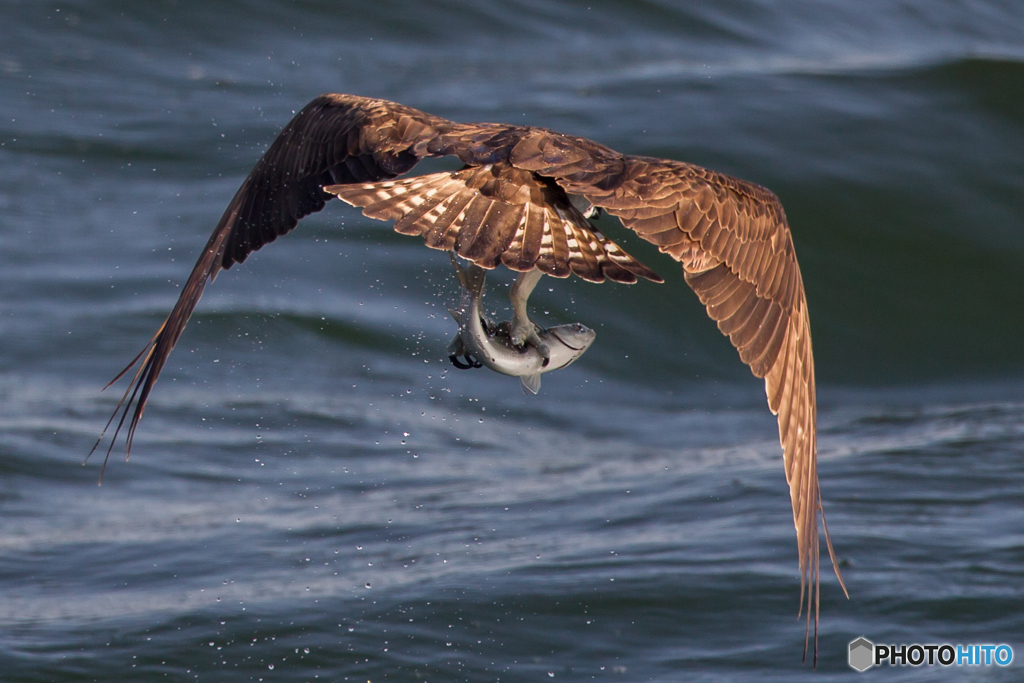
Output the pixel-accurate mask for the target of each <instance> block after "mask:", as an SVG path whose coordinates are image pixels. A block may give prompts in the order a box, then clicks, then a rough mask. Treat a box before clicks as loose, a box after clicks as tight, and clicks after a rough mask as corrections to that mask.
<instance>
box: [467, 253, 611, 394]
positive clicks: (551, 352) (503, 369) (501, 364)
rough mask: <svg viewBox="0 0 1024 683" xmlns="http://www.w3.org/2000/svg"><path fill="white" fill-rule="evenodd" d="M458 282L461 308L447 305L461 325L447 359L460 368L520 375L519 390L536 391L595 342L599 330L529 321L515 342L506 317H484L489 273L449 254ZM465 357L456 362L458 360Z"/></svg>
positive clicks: (532, 392)
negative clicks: (499, 320) (498, 319)
mask: <svg viewBox="0 0 1024 683" xmlns="http://www.w3.org/2000/svg"><path fill="white" fill-rule="evenodd" d="M451 259H452V266H453V267H454V268H455V274H456V276H457V277H458V279H459V284H460V285H461V291H462V295H461V300H460V302H459V307H458V308H456V309H451V308H449V309H448V312H449V313H451V316H452V318H454V319H455V322H457V323H458V324H459V332H458V334H456V335H455V339H453V340H452V343H451V344H449V345H448V353H449V356H448V357H449V359H450V360H451V361H452V365H454V366H455V367H457V368H459V369H469V368H478V367H481V366H483V367H487V368H490V369H491V370H494V371H495V372H499V373H501V374H503V375H510V376H512V377H519V378H520V383H521V385H522V388H523V393H527V394H536V393H537V392H538V391H540V376H541V374H543V373H545V372H551V371H552V370H559V369H561V368H564V367H566V366H568V365H569V364H571V363H572V362H573V361H575V360H576V359H577V358H579V357H580V356H582V355H583V352H584V351H586V350H587V349H588V348H590V345H591V344H593V343H594V338H595V337H596V336H597V333H596V332H594V331H593V330H592V329H590V328H589V327H587V326H586V325H583V324H581V323H572V324H569V325H558V326H556V327H552V328H550V329H546V330H545V329H543V328H541V327H538V326H537V325H535V324H534V323H532V322H530V323H529V324H530V325H531V327H532V332H531V333H530V334H529V335H528V337H527V338H526V340H525V342H524V343H521V344H517V343H516V342H515V341H513V337H512V324H511V323H510V322H508V321H506V322H503V323H499V324H497V325H496V324H494V323H493V322H491V321H490V320H488V319H487V318H486V316H484V313H483V310H482V308H481V302H482V301H483V297H484V285H485V283H486V277H487V271H485V270H484V269H483V268H481V267H480V266H478V265H476V264H471V265H470V266H469V267H468V268H463V267H462V266H460V265H459V263H458V261H456V260H455V256H452V257H451ZM460 357H461V358H464V359H465V361H464V362H463V361H460V360H459V358H460Z"/></svg>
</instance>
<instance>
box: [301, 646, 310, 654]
mask: <svg viewBox="0 0 1024 683" xmlns="http://www.w3.org/2000/svg"><path fill="white" fill-rule="evenodd" d="M302 651H303V652H305V653H306V654H307V655H308V654H309V648H308V647H304V648H302Z"/></svg>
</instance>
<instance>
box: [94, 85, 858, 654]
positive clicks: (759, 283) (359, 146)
mask: <svg viewBox="0 0 1024 683" xmlns="http://www.w3.org/2000/svg"><path fill="white" fill-rule="evenodd" d="M441 155H454V156H457V157H458V158H459V159H460V160H461V161H462V162H463V163H464V164H466V165H467V167H469V168H467V169H465V173H464V175H463V176H461V177H459V178H458V179H457V180H458V182H457V183H456V184H455V185H451V184H448V185H447V186H446V187H447V188H448V189H447V190H445V192H447V195H446V196H447V197H449V201H451V202H456V201H457V202H462V201H466V202H467V204H466V207H463V209H465V208H467V207H474V206H475V207H476V208H474V209H473V211H475V212H480V211H483V213H481V214H480V215H479V216H476V215H475V214H474V216H470V218H471V220H467V214H466V213H465V212H464V211H463V212H462V213H461V214H460V215H461V216H462V218H461V219H459V220H454V219H453V220H452V221H449V222H448V223H447V224H446V226H447V227H446V229H445V231H435V232H434V233H431V228H432V227H434V225H435V224H436V223H440V222H442V221H440V216H441V215H442V214H436V213H435V214H429V215H430V216H431V217H432V218H434V219H435V220H433V221H429V220H428V223H431V225H426V224H424V223H423V220H421V219H424V216H428V213H429V211H430V210H431V209H427V210H426V212H425V213H418V211H417V208H416V206H415V205H413V204H402V203H401V202H398V203H394V204H391V205H387V203H386V202H385V204H382V205H381V206H379V207H377V209H379V211H380V216H379V217H381V218H385V217H387V218H395V219H396V220H398V225H396V227H398V228H399V229H400V231H402V229H403V227H404V228H405V229H406V230H407V231H408V232H410V233H413V234H420V235H422V236H423V237H424V239H425V241H426V242H427V243H428V245H430V246H438V247H441V248H448V246H455V247H456V248H457V249H461V250H462V251H465V252H466V253H467V254H469V255H470V256H471V257H472V259H471V260H474V261H477V262H478V263H480V264H481V265H485V266H486V267H493V266H494V265H496V263H497V261H496V260H495V258H496V257H497V259H498V260H500V261H501V262H502V263H504V264H505V265H507V266H509V267H511V268H513V269H516V270H525V269H528V267H532V265H531V264H533V265H536V266H537V267H538V268H540V269H542V270H544V271H545V272H550V273H551V274H553V275H560V276H564V275H566V274H567V270H568V271H571V272H578V273H580V274H581V275H582V276H584V277H588V279H595V280H596V279H598V277H599V276H603V277H607V278H610V279H613V280H619V281H627V282H628V281H635V276H640V277H648V278H651V279H656V278H657V276H656V275H654V274H653V272H651V271H649V270H648V269H646V268H645V267H644V266H643V265H642V264H639V263H638V262H636V261H635V260H634V259H632V258H631V257H629V256H628V255H626V254H625V253H624V252H621V249H618V251H617V252H616V251H615V249H617V247H615V248H613V249H610V248H609V247H608V246H607V245H609V244H611V245H612V247H614V243H612V242H610V240H607V239H606V238H603V236H601V238H602V239H598V240H597V244H598V247H597V248H595V247H594V246H593V243H590V242H588V243H587V247H586V248H583V247H580V246H579V245H580V244H582V240H581V239H580V236H582V233H581V232H578V231H577V230H576V229H577V228H579V229H583V228H584V227H585V226H584V225H583V223H585V219H584V220H583V223H581V222H580V221H579V218H581V217H579V218H577V216H576V215H575V214H572V211H575V209H572V211H570V210H568V209H567V210H565V211H564V215H562V214H561V213H560V211H559V210H555V211H554V213H555V215H559V217H560V221H561V223H562V229H561V230H550V231H549V232H548V233H545V231H543V230H541V231H540V232H538V231H537V230H536V229H532V230H531V229H530V227H529V226H530V221H531V220H534V221H536V220H537V219H536V218H532V216H533V208H532V207H533V206H534V205H536V206H543V205H544V203H545V201H547V199H545V196H542V195H544V193H545V192H546V193H548V195H547V198H548V199H550V201H552V202H554V203H553V204H552V206H556V205H558V202H560V201H561V200H562V199H563V196H564V195H562V194H560V193H558V192H554V195H553V196H551V193H552V192H553V190H557V189H558V188H561V190H562V191H563V192H564V193H569V194H574V195H581V196H582V197H584V198H585V199H586V200H587V201H589V202H590V203H591V204H593V205H594V206H598V207H601V208H603V209H605V210H606V211H608V212H609V213H610V214H612V215H615V216H617V217H619V218H620V219H621V220H622V222H623V224H624V225H626V226H627V227H629V228H631V229H632V230H634V231H635V232H636V233H637V234H638V235H640V236H641V237H643V238H644V239H646V240H648V241H649V242H652V243H654V244H656V245H658V246H659V248H660V249H661V251H663V252H665V253H667V254H669V255H670V256H672V257H673V258H675V259H676V260H677V261H679V262H680V263H681V264H682V267H683V270H684V273H685V277H686V281H687V282H688V283H689V285H690V286H691V287H692V288H693V290H694V291H695V292H696V293H697V296H698V297H699V298H700V300H701V301H702V302H703V303H704V305H705V306H706V307H707V310H708V314H709V315H710V316H711V317H712V318H713V319H714V320H716V321H717V322H718V325H719V328H720V329H721V330H722V332H723V333H724V334H726V335H728V336H729V338H730V340H731V341H732V343H733V344H734V345H735V346H736V348H737V349H738V350H739V353H740V358H741V359H742V360H743V361H744V362H745V363H747V364H748V365H749V366H750V368H751V370H752V371H753V373H754V374H755V375H756V376H758V377H762V378H764V380H765V388H766V392H767V394H768V405H769V407H770V408H771V410H772V412H773V413H776V414H777V415H778V422H779V438H780V441H781V443H782V448H783V452H784V461H785V469H786V479H787V481H788V482H789V486H790V497H791V500H792V504H793V518H794V523H795V526H796V531H797V542H798V545H799V558H800V572H801V609H802V608H803V604H804V596H805V595H806V596H807V600H808V614H807V618H808V629H809V627H810V615H811V612H812V611H813V612H814V622H815V655H816V652H817V621H818V611H819V606H818V605H819V588H818V582H819V578H820V574H819V557H818V552H819V547H820V546H819V541H818V516H819V515H821V519H822V523H823V524H824V512H823V510H822V507H821V496H820V492H819V488H818V476H817V426H816V410H817V409H816V397H815V385H814V359H813V355H812V352H811V336H810V320H809V317H808V313H807V300H806V296H805V294H804V287H803V281H802V279H801V276H800V269H799V266H798V265H797V261H796V255H795V253H794V249H793V240H792V236H791V235H790V231H789V225H788V223H787V222H786V217H785V214H784V212H783V210H782V206H781V204H780V203H779V201H778V198H777V197H776V196H775V195H774V194H772V193H771V192H769V191H768V190H766V189H764V188H762V187H759V186H757V185H754V184H752V183H748V182H745V181H742V180H738V179H736V178H732V177H729V176H726V175H722V174H719V173H715V172H713V171H709V170H707V169H703V168H700V167H698V166H693V165H690V164H685V163H682V162H676V161H666V160H662V159H654V158H648V157H637V156H629V155H623V154H620V153H618V152H615V151H614V150H611V149H609V148H608V147H605V146H603V145H600V144H598V143H596V142H593V141H591V140H587V139H585V138H579V137H573V136H568V135H562V134H560V133H556V132H554V131H550V130H546V129H542V128H533V127H525V126H509V125H503V124H488V123H480V124H460V123H454V122H452V121H448V120H445V119H443V118H440V117H436V116H432V115H430V114H426V113H424V112H421V111H418V110H416V109H412V108H410V107H405V106H403V105H400V104H396V103H393V102H387V101H384V100H374V99H368V98H362V97H355V96H351V95H321V96H320V97H318V98H316V99H315V100H313V101H312V102H311V103H310V104H309V105H307V106H306V107H305V108H304V109H303V110H302V111H301V112H299V113H298V114H297V115H296V116H295V118H294V119H292V121H291V122H290V123H289V124H288V125H287V126H286V127H285V129H284V130H283V131H282V132H281V134H280V135H279V136H278V138H277V139H276V140H275V141H274V143H273V144H272V145H271V146H270V148H269V149H268V150H267V152H266V153H265V154H264V155H263V157H262V158H261V159H260V161H259V162H257V164H256V166H255V167H254V168H253V170H252V172H251V173H250V174H249V176H248V177H247V178H246V180H245V182H244V183H243V184H242V186H241V188H239V190H238V192H237V193H236V194H235V197H234V198H233V199H232V200H231V203H230V204H229V205H228V208H227V210H226V211H225V212H224V215H223V216H222V217H221V219H220V222H219V223H218V224H217V227H216V229H215V230H214V232H213V235H211V237H210V240H209V242H207V245H206V247H205V248H204V249H203V252H202V254H201V255H200V257H199V260H198V262H197V263H196V265H195V268H194V269H193V270H192V274H191V275H190V276H189V278H188V281H187V282H186V284H185V286H184V287H183V288H182V292H181V295H180V296H179V298H178V301H177V303H176V304H175V306H174V308H173V309H172V310H171V313H170V315H169V316H168V317H167V319H166V320H165V321H164V323H163V324H162V325H161V327H160V329H159V330H158V331H157V334H156V335H155V336H154V337H153V339H152V340H150V342H149V344H148V345H147V346H146V348H145V349H143V351H142V353H140V354H139V355H138V356H137V357H136V358H135V360H134V361H133V362H132V363H131V364H129V366H128V367H127V368H125V369H124V370H123V371H122V372H121V374H119V375H118V377H117V378H115V380H114V381H116V380H117V379H119V378H120V377H122V376H123V375H125V374H126V373H127V372H128V371H129V370H130V369H131V368H132V367H134V366H135V364H136V363H138V362H139V361H140V360H141V361H142V366H141V368H140V369H139V371H138V372H137V373H136V374H135V375H134V377H133V380H132V382H131V384H130V385H129V387H128V389H127V391H126V392H125V394H124V397H123V398H122V399H121V403H120V404H118V410H116V411H115V413H114V415H113V416H112V417H111V419H110V421H109V422H108V427H109V425H110V424H111V423H113V421H114V420H115V419H116V418H117V416H118V414H120V418H119V419H118V425H117V429H116V430H115V434H114V439H116V437H117V433H118V431H119V430H120V428H121V427H122V426H123V424H124V422H125V420H126V418H127V416H128V414H129V412H131V420H130V421H129V424H128V431H127V437H126V452H130V451H131V444H132V439H133V437H134V434H135V430H136V428H137V427H138V423H139V419H140V418H141V417H142V413H143V410H144V409H145V405H146V400H147V398H148V397H149V394H150V392H151V391H152V388H153V385H154V383H155V382H156V379H157V377H158V376H159V374H160V371H161V369H162V368H163V366H164V364H165V363H166V361H167V358H168V356H169V355H170V352H171V350H172V349H173V348H174V345H175V343H177V340H178V338H179V337H180V336H181V333H182V330H183V329H184V327H185V324H186V323H187V322H188V318H189V316H190V315H191V314H192V311H193V310H194V309H195V306H196V304H197V303H198V301H199V298H200V296H202V293H203V289H204V287H205V286H206V283H207V281H209V280H212V279H213V278H214V277H216V275H217V273H218V272H219V271H220V270H221V269H223V268H229V267H231V265H233V264H235V263H240V262H241V261H243V260H245V258H246V257H247V256H248V254H250V253H251V252H252V251H254V250H256V249H259V248H260V247H261V246H263V245H264V244H267V243H268V242H272V241H273V240H275V239H276V238H277V237H279V236H280V235H283V234H285V233H286V232H289V231H290V230H292V229H293V228H294V227H295V225H296V223H297V222H298V220H299V219H300V218H302V217H303V216H305V215H308V214H310V213H313V212H315V211H319V210H320V209H322V208H323V206H324V202H325V201H326V200H327V199H330V198H331V196H332V195H331V194H328V193H326V192H324V190H323V188H324V187H325V186H332V187H331V189H332V191H337V190H338V188H336V187H333V186H336V185H347V184H364V185H365V184H370V183H379V181H383V180H386V179H390V178H394V177H396V176H398V175H400V174H402V173H405V172H407V171H409V170H410V169H412V167H413V166H414V165H415V164H416V163H417V161H419V160H420V159H421V158H424V157H428V156H441ZM489 165H490V166H492V168H496V169H497V174H496V175H495V174H493V173H492V175H493V176H494V177H493V178H491V179H488V178H486V177H483V176H482V174H483V173H484V171H483V170H481V169H482V168H483V167H486V166H489ZM486 172H488V173H490V172H491V169H487V170H486ZM435 175H436V176H437V177H438V178H439V177H440V176H441V175H448V176H449V179H450V178H451V174H435ZM492 181H494V182H492ZM446 182H447V181H446ZM474 182H480V183H481V184H480V186H479V187H476V188H474V187H472V185H473V183H474ZM489 182H490V183H492V184H491V185H489V186H488V185H487V184H488V183H489ZM485 186H488V187H491V189H492V190H494V194H493V196H492V198H497V199H499V200H501V201H503V202H505V203H514V202H508V201H507V200H509V199H512V198H513V197H515V196H516V193H518V192H520V191H521V190H523V188H526V190H523V191H525V192H527V193H535V192H540V193H541V194H540V195H536V194H534V195H531V198H530V199H529V200H528V201H525V202H523V204H524V205H529V206H530V207H531V208H529V209H523V212H524V213H523V214H520V215H519V222H518V223H517V222H516V221H515V220H514V216H511V215H508V214H506V215H505V216H504V217H502V211H497V212H496V213H494V215H493V216H492V215H491V211H492V210H493V208H494V206H493V202H492V203H491V204H492V205H490V206H485V205H484V204H485V203H480V202H474V201H473V196H474V195H472V194H471V193H470V194H467V193H466V192H464V191H463V190H464V189H465V188H469V189H471V190H474V191H477V192H479V190H480V189H481V188H484V187H485ZM378 187H379V185H378ZM392 187H394V186H392ZM342 190H343V191H342V192H341V193H340V194H345V195H346V198H347V199H352V200H356V201H354V202H353V203H358V204H359V205H360V206H365V207H367V208H368V209H369V210H370V211H371V212H372V211H373V210H375V209H373V207H372V206H371V204H373V203H374V201H372V200H373V198H372V197H369V196H368V195H365V192H364V196H362V198H361V199H360V198H359V196H358V195H359V191H358V190H357V191H353V192H351V193H348V192H345V191H344V188H342ZM435 190H436V188H435ZM487 192H488V190H485V191H484V195H486V194H487ZM503 193H505V194H503ZM406 194H410V193H406ZM411 194H412V195H413V196H418V197H420V195H417V193H411ZM407 198H409V197H407ZM420 198H422V197H420ZM520 198H522V197H520ZM378 199H381V200H383V198H382V197H381V198H378ZM566 199H567V198H566ZM456 208H457V207H456ZM570 208H571V207H570ZM434 209H435V210H436V206H435V207H434ZM449 209H451V210H453V211H454V210H455V209H454V208H452V206H451V205H446V206H445V208H444V211H447V210H449ZM414 214H416V215H414ZM576 214H578V212H576ZM371 215H372V214H371ZM544 215H545V216H548V215H549V214H547V213H545V214H544ZM524 216H525V218H524ZM566 216H568V219H566V218H565V217H566ZM403 221H405V223H404V224H403ZM524 221H525V222H524ZM516 226H518V227H516ZM452 228H454V229H452ZM538 234H539V235H540V236H541V237H540V238H541V239H544V236H545V234H547V235H548V236H549V237H550V239H551V240H552V244H554V243H555V241H556V240H557V241H558V242H559V244H562V242H561V240H563V239H564V240H565V243H564V245H563V246H564V247H565V248H564V249H561V250H560V251H558V252H557V253H558V254H559V255H558V257H552V256H550V254H551V253H555V249H554V247H553V248H552V250H551V251H550V252H545V250H544V249H540V248H538V247H537V245H536V244H535V241H536V239H537V235H538ZM598 234H599V233H598ZM510 235H511V237H509V236H510ZM470 238H472V239H470ZM432 240H433V241H434V242H436V243H432ZM449 240H452V241H453V242H452V244H451V245H448V241H449ZM570 240H575V241H576V243H577V250H576V252H573V253H570V251H571V250H570V248H569V243H570ZM542 252H545V253H547V254H548V255H547V256H544V257H543V258H542ZM620 252H621V254H620ZM460 253H462V252H461V251H460ZM602 253H603V257H602V256H601V254H602ZM599 257H600V258H599ZM544 258H547V259H548V260H547V261H545V260H544ZM591 258H593V260H591ZM601 258H603V259H604V260H601ZM603 277H602V278H601V279H603ZM133 405H134V409H133ZM122 407H123V411H122V410H121V409H122ZM100 439H101V440H102V435H101V437H100ZM98 444H99V441H98V442H97V445H98ZM112 445H113V444H111V446H112ZM94 450H95V447H94ZM109 453H110V451H109V449H108V451H107V455H108V456H109ZM104 462H105V461H104ZM824 529H825V537H826V541H827V544H828V549H829V553H830V555H831V556H832V562H833V566H834V567H835V570H836V574H837V576H839V568H838V566H837V565H836V561H835V556H834V553H833V552H832V545H831V541H830V540H829V539H828V527H827V526H825V527H824ZM839 580H840V584H842V577H841V576H839ZM843 590H844V591H845V586H844V587H843Z"/></svg>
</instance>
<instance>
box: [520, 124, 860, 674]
mask: <svg viewBox="0 0 1024 683" xmlns="http://www.w3.org/2000/svg"><path fill="white" fill-rule="evenodd" d="M510 161H511V163H512V164H514V165H515V166H516V167H518V168H522V169H524V170H530V171H533V172H535V173H537V174H539V175H541V176H544V177H550V178H553V179H555V180H556V182H558V184H559V185H560V186H561V187H562V188H564V189H565V190H566V191H567V192H570V193H575V194H580V195H582V196H583V197H585V198H586V199H587V200H588V201H589V202H591V203H592V204H594V205H595V206H599V207H601V208H603V209H604V210H606V211H607V212H608V213H610V214H612V215H614V216H617V217H618V218H619V219H620V220H621V221H622V223H623V224H624V225H625V226H626V227H628V228H631V229H632V230H634V231H635V232H636V233H637V234H638V235H640V236H641V237H643V238H644V239H645V240H647V241H648V242H651V243H653V244H656V245H658V247H659V249H660V250H661V251H662V252H665V253H667V254H669V255H670V256H672V257H673V258H674V259H676V260H677V261H679V262H680V263H681V264H682V266H683V271H684V275H685V278H686V282H687V283H688V284H689V285H690V287H692V288H693V290H694V292H696V293H697V296H698V297H699V298H700V300H701V303H703V304H704V305H705V306H706V307H707V311H708V315H709V316H711V318H712V319H714V320H715V321H717V323H718V328H719V329H720V330H721V331H722V333H723V334H726V335H728V336H729V339H730V341H732V343H733V345H734V346H735V347H736V348H737V350H738V351H739V353H740V358H741V359H742V360H743V362H744V363H746V364H747V365H749V366H750V369H751V371H752V372H753V373H754V375H756V376H757V377H761V378H764V380H765V391H766V393H767V395H768V406H769V408H770V409H771V411H772V413H774V414H776V415H777V416H778V423H779V440H780V442H781V444H782V449H783V455H784V463H785V469H786V480H787V482H788V483H789V489H790V498H791V501H792V504H793V521H794V524H795V526H796V532H797V544H798V546H799V560H800V573H801V601H800V602H801V610H802V609H803V604H804V596H805V595H806V597H807V600H808V602H807V606H808V610H807V619H808V629H809V628H810V617H811V612H813V613H814V631H815V660H816V659H817V626H818V613H819V595H820V591H819V579H820V576H819V567H820V562H819V556H818V553H819V548H820V545H819V539H818V516H819V515H820V516H821V520H822V524H823V526H824V530H825V541H826V544H827V546H828V552H829V555H830V557H831V560H832V565H833V567H834V568H835V572H836V576H837V577H838V579H839V583H840V585H841V586H842V587H843V591H844V592H846V586H845V584H844V583H843V578H842V575H841V574H840V571H839V566H838V563H837V562H836V558H835V553H834V551H833V549H832V541H831V539H830V538H829V536H828V526H827V525H826V524H825V513H824V510H823V509H822V506H821V493H820V490H819V486H818V471H817V453H818V450H817V399H816V396H815V385H814V356H813V353H812V351H811V326H810V317H809V316H808V312H807V298H806V296H805V294H804V285H803V279H802V278H801V276H800V266H799V265H798V264H797V260H796V253H795V251H794V249H793V238H792V235H791V234H790V230H789V224H788V222H787V221H786V214H785V212H784V211H783V210H782V204H781V203H780V202H779V200H778V197H776V196H775V195H774V194H773V193H772V192H770V191H769V190H767V189H765V188H763V187H760V186H758V185H755V184H753V183H749V182H746V181H743V180H739V179H737V178H733V177H730V176H726V175H723V174H720V173H716V172H714V171H710V170H708V169H704V168H700V167H699V166H694V165H691V164H686V163H682V162H677V161H667V160H663V159H654V158H649V157H635V156H627V155H620V154H618V153H616V152H613V151H611V150H609V149H608V148H605V147H602V146H600V145H596V143H594V142H592V141H590V140H586V139H583V138H574V137H571V136H565V135H557V136H552V135H551V134H550V133H548V132H547V131H535V132H531V133H530V134H528V135H527V136H524V137H523V138H522V139H521V140H520V141H519V143H518V144H517V145H516V147H515V149H513V151H512V154H511V155H510ZM805 655H806V648H805Z"/></svg>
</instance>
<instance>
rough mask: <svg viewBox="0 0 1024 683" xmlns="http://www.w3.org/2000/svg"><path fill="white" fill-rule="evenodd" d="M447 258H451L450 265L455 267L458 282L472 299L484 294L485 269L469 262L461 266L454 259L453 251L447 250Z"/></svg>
mask: <svg viewBox="0 0 1024 683" xmlns="http://www.w3.org/2000/svg"><path fill="white" fill-rule="evenodd" d="M448 258H450V259H451V260H452V267H453V268H455V275H456V276H457V277H458V278H459V284H461V285H462V287H463V288H464V289H465V290H466V291H467V292H469V294H470V296H471V297H473V298H474V299H479V298H480V297H482V296H483V295H484V283H485V282H486V281H487V271H486V270H484V269H483V268H481V267H480V266H478V265H476V264H475V263H470V264H469V267H468V268H463V267H462V266H461V265H459V262H458V261H457V260H456V259H455V252H453V251H449V252H448Z"/></svg>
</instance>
